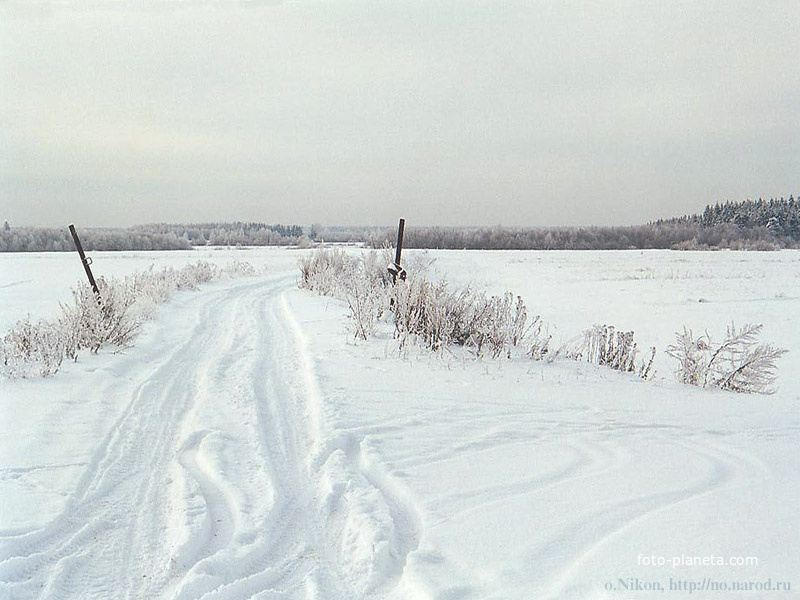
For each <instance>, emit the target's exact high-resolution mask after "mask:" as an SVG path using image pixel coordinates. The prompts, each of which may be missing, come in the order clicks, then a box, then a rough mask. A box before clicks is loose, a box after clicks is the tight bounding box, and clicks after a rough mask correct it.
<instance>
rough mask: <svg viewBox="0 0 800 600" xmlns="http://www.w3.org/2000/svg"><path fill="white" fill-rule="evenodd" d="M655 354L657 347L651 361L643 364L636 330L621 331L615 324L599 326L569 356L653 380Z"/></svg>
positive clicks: (588, 332) (648, 359)
mask: <svg viewBox="0 0 800 600" xmlns="http://www.w3.org/2000/svg"><path fill="white" fill-rule="evenodd" d="M655 352H656V350H655V348H650V351H649V353H648V355H647V358H645V359H644V360H642V361H639V360H638V355H639V350H638V347H637V344H636V341H635V340H634V333H633V331H618V330H617V329H616V328H615V327H614V326H613V325H595V326H594V327H592V328H591V329H587V330H586V331H584V333H583V335H582V337H581V338H580V339H579V340H578V341H577V343H576V344H573V345H572V347H571V348H568V349H567V350H566V356H567V357H568V358H571V359H573V360H585V361H586V362H590V363H593V364H596V365H601V366H605V367H609V368H610V369H614V370H615V371H621V372H623V373H638V374H639V376H640V377H641V378H642V379H649V378H650V377H651V376H652V374H653V370H652V368H653V361H654V359H655Z"/></svg>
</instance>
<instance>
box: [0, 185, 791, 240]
mask: <svg viewBox="0 0 800 600" xmlns="http://www.w3.org/2000/svg"><path fill="white" fill-rule="evenodd" d="M79 231H80V234H81V239H82V241H83V245H84V247H85V248H86V249H87V250H186V249H189V248H192V247H194V246H283V245H306V244H309V243H311V242H312V241H313V242H333V243H347V242H350V243H362V244H366V245H368V246H371V247H373V248H380V247H383V246H385V245H386V244H387V243H393V242H394V239H395V236H396V229H395V226H394V225H391V226H387V227H378V226H321V225H318V224H313V225H310V226H308V227H303V226H300V225H270V224H266V223H255V222H239V221H237V222H233V223H195V224H168V223H159V224H151V225H140V226H136V227H130V228H118V229H114V228H104V229H93V228H79ZM404 245H405V247H406V248H431V249H435V248H442V249H458V250H460V249H469V250H629V249H636V250H648V249H674V250H708V249H723V248H724V249H732V250H742V249H744V250H777V249H780V248H797V247H800V201H798V200H795V198H794V196H790V197H789V198H788V199H785V198H780V199H774V198H773V199H770V200H762V199H759V200H755V201H754V200H745V201H743V202H725V203H717V204H715V205H713V206H712V205H708V206H706V208H705V210H704V211H703V212H702V213H698V214H695V215H685V216H683V217H677V218H674V219H660V220H657V221H653V222H650V223H646V224H644V225H630V226H604V227H601V226H590V227H504V226H481V227H427V226H426V227H419V226H415V225H414V223H413V222H411V223H408V226H407V227H406V231H405V240H404ZM73 249H74V248H73V245H72V239H71V238H70V236H69V232H68V230H67V228H66V227H64V228H58V229H55V228H33V227H13V226H11V225H8V223H6V224H5V225H4V226H3V227H2V228H0V252H62V251H70V250H73Z"/></svg>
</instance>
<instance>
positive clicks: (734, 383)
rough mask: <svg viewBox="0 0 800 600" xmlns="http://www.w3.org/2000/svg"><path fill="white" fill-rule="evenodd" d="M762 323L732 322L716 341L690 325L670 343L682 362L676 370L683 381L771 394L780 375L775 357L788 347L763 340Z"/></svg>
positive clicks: (674, 355) (673, 354) (669, 350)
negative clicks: (743, 323) (739, 325)
mask: <svg viewBox="0 0 800 600" xmlns="http://www.w3.org/2000/svg"><path fill="white" fill-rule="evenodd" d="M762 327H763V326H762V325H745V326H744V327H742V328H741V329H737V328H736V326H735V325H734V324H731V325H730V326H729V327H728V329H727V332H726V335H725V339H724V340H723V341H722V342H721V343H719V344H715V343H714V342H713V341H712V339H711V336H710V335H709V334H708V333H705V334H703V335H701V336H698V337H695V335H694V333H693V332H692V330H690V329H686V328H685V327H684V329H683V332H681V333H676V334H675V337H676V341H675V343H674V344H673V345H671V346H669V347H667V350H666V352H667V355H669V356H670V357H671V358H673V359H675V360H676V361H677V362H678V366H677V368H676V370H675V374H676V376H677V378H678V380H679V381H681V382H683V383H686V384H689V385H696V386H699V387H718V388H721V389H723V390H730V391H734V392H742V393H748V394H751V393H758V394H770V393H773V392H774V391H775V390H774V388H773V384H774V383H775V379H776V378H777V365H776V364H775V361H776V360H777V359H778V358H780V357H781V356H782V355H783V354H785V353H786V350H784V349H782V348H777V347H775V346H773V345H772V344H760V343H759V342H758V336H759V335H760V333H761V329H762Z"/></svg>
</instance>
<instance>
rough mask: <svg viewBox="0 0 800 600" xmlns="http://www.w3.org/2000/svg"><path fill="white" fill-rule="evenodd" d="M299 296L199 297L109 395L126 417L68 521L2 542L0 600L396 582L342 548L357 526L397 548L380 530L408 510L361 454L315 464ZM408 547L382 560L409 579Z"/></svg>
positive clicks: (333, 592)
mask: <svg viewBox="0 0 800 600" xmlns="http://www.w3.org/2000/svg"><path fill="white" fill-rule="evenodd" d="M293 284H294V279H293V278H291V277H287V276H283V277H278V278H273V279H270V280H268V281H266V282H264V281H260V282H253V281H248V282H246V283H241V282H239V283H234V284H231V285H229V286H227V287H226V288H224V289H216V290H212V291H206V292H203V293H200V294H198V295H197V297H196V298H192V300H191V301H190V302H188V303H187V304H186V306H185V307H184V308H183V309H181V310H187V311H193V312H194V317H193V318H192V319H191V320H192V321H193V323H194V324H193V326H192V327H189V328H183V329H177V328H175V327H174V326H173V327H172V330H171V331H170V338H171V339H172V342H171V344H170V345H169V347H163V348H162V349H161V352H160V356H159V358H158V359H157V360H153V361H150V362H148V363H147V364H149V369H148V372H147V373H136V374H131V376H130V377H126V378H120V379H118V380H116V381H106V383H105V387H104V388H103V389H102V390H100V393H103V394H114V395H117V396H119V395H124V397H125V401H126V402H127V407H126V408H125V409H124V411H123V412H122V414H121V416H120V417H119V419H118V420H117V421H116V423H115V424H114V425H113V427H112V428H111V430H110V432H108V435H106V436H105V438H104V439H102V440H100V441H99V443H98V445H97V447H96V450H95V451H94V454H93V457H92V459H91V461H90V462H89V464H88V465H87V466H86V470H85V472H84V474H83V477H82V478H81V480H80V482H79V483H78V485H77V488H76V490H75V491H74V493H73V495H72V496H71V497H70V498H69V500H68V501H67V503H66V506H65V508H64V510H63V511H62V513H61V514H60V515H59V516H57V517H56V518H55V519H53V520H52V521H50V522H49V523H47V524H46V525H45V526H43V527H41V528H39V529H37V530H35V531H31V532H27V533H24V534H19V535H8V536H7V537H3V538H0V597H3V598H85V599H89V598H126V599H134V598H171V599H175V600H179V599H180V600H184V599H190V598H192V599H199V598H203V599H208V600H211V599H213V598H218V599H219V598H224V599H228V600H229V599H233V598H290V599H291V598H354V597H360V596H362V595H364V594H367V593H370V592H372V591H375V590H379V589H381V588H382V587H384V586H387V585H391V583H392V582H391V581H390V580H386V577H384V576H383V575H382V574H383V573H384V572H388V573H390V574H392V570H391V569H388V570H387V569H385V568H384V567H385V566H386V565H385V564H384V565H381V568H376V565H372V564H366V563H365V560H366V562H367V563H368V562H370V561H372V556H373V555H374V552H372V549H370V552H367V553H362V554H359V551H360V549H359V543H358V542H359V540H358V539H355V540H352V539H350V541H349V542H348V543H344V544H342V540H343V539H344V538H345V537H346V534H347V532H348V531H349V529H348V527H350V525H348V523H351V522H354V521H355V522H361V523H363V522H368V523H372V524H373V529H374V530H375V531H373V534H374V535H373V537H375V538H386V539H390V538H391V535H389V534H391V531H389V534H386V533H385V531H383V532H382V531H381V528H383V529H387V528H388V529H389V530H391V528H392V523H391V519H392V517H393V515H396V514H398V512H399V510H400V509H398V508H397V506H398V503H397V502H393V501H390V502H391V503H390V504H387V505H385V506H384V507H383V508H381V506H380V503H381V502H386V499H385V497H384V490H383V489H382V487H377V488H376V487H374V486H373V484H372V483H371V482H370V480H369V479H368V478H367V477H366V476H365V474H364V469H363V465H361V464H360V462H361V461H363V459H362V457H361V456H360V455H359V454H358V453H354V454H343V455H342V456H341V457H339V458H340V460H339V461H338V462H337V464H336V465H335V468H334V466H332V461H331V454H332V452H331V449H330V448H327V447H326V450H325V454H324V455H321V456H320V455H319V453H318V452H317V450H316V449H317V448H320V447H324V445H323V444H321V443H320V440H319V439H318V436H319V433H320V431H319V427H320V415H319V414H317V412H316V411H318V410H319V404H318V399H316V400H315V398H314V397H313V396H314V395H315V394H316V393H317V392H316V388H315V385H316V384H315V382H314V380H313V377H314V375H313V365H312V362H311V359H310V357H309V356H308V355H307V353H306V350H305V344H304V341H303V339H302V332H301V331H300V329H299V327H298V326H297V325H296V322H295V321H294V319H293V316H292V314H291V311H290V309H289V307H288V305H287V303H286V302H285V300H284V299H283V297H282V293H283V291H284V290H285V289H286V288H287V287H288V286H291V285H293ZM162 325H163V327H166V328H168V329H169V328H170V324H169V323H165V324H161V323H159V326H162ZM319 469H324V470H325V482H326V485H327V486H328V488H327V489H324V490H321V489H320V486H319V483H318V482H319V481H320V477H319V472H318V470H319ZM358 498H366V499H367V500H368V501H367V502H366V503H361V504H359V503H358V502H356V501H355V499H358ZM332 511H333V512H335V513H336V514H335V515H333V516H332V514H331V513H332ZM359 511H361V518H356V517H357V516H358V513H359ZM381 511H383V513H382V512H381ZM381 514H384V516H385V518H384V519H383V520H381ZM360 529H361V532H360V533H359V535H361V536H363V535H364V533H363V531H364V527H360ZM367 529H369V528H367ZM404 531H407V527H406V529H404ZM356 537H358V536H356ZM367 537H369V536H367ZM395 537H397V536H395ZM407 537H408V536H406V537H403V538H402V539H400V540H399V542H398V543H399V547H398V548H395V547H391V548H389V551H388V552H387V553H385V556H384V557H383V558H382V560H383V561H385V560H392V561H395V562H397V563H398V564H400V565H401V564H402V561H404V560H405V556H404V555H403V554H404V553H405V552H408V550H409V549H410V547H411V545H410V544H409V542H408V540H407ZM351 538H352V536H351ZM367 542H369V540H367ZM348 544H349V545H348ZM387 557H388V558H387ZM365 575H368V576H369V577H365ZM393 577H394V575H392V578H393Z"/></svg>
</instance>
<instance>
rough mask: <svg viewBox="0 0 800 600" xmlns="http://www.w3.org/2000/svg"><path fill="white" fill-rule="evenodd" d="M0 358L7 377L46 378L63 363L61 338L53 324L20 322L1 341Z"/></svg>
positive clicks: (26, 320) (24, 320)
mask: <svg viewBox="0 0 800 600" xmlns="http://www.w3.org/2000/svg"><path fill="white" fill-rule="evenodd" d="M0 358H1V359H2V362H0V366H2V372H3V373H4V374H5V375H6V376H7V377H10V378H15V379H16V378H25V377H49V376H51V375H54V374H55V373H56V372H58V370H59V368H61V363H62V362H63V360H64V340H63V336H62V334H61V331H60V330H59V328H58V327H57V324H55V323H51V322H49V321H45V320H40V321H36V322H32V321H31V320H30V319H23V320H21V321H18V322H17V324H16V325H15V326H14V327H13V328H12V329H11V330H10V331H9V332H8V333H6V335H5V336H4V337H3V339H2V340H1V343H0Z"/></svg>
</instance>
